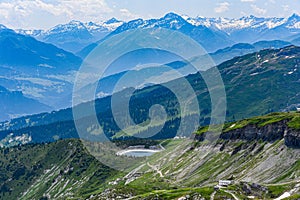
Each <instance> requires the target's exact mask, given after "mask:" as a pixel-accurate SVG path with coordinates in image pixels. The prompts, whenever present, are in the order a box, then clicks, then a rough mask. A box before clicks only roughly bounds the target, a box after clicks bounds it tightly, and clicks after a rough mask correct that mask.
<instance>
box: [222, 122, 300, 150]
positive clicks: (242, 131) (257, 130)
mask: <svg viewBox="0 0 300 200" xmlns="http://www.w3.org/2000/svg"><path fill="white" fill-rule="evenodd" d="M287 123H288V120H283V121H280V122H276V123H272V124H267V125H265V126H262V127H259V126H257V125H255V124H251V125H247V126H245V127H243V128H239V129H234V130H231V131H228V132H223V133H222V134H221V135H220V138H221V139H224V140H238V139H240V140H248V141H252V140H263V141H267V142H274V141H276V140H281V139H284V141H285V144H286V146H288V147H294V148H300V130H294V129H291V128H290V127H288V125H287Z"/></svg>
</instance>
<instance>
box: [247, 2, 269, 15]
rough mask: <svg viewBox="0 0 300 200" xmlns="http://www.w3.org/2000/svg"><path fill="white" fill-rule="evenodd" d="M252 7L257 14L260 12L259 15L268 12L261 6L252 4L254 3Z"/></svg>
mask: <svg viewBox="0 0 300 200" xmlns="http://www.w3.org/2000/svg"><path fill="white" fill-rule="evenodd" d="M251 8H252V10H253V11H254V12H255V13H256V14H258V15H264V14H266V12H267V10H266V9H263V8H259V7H258V6H257V5H255V4H252V5H251Z"/></svg>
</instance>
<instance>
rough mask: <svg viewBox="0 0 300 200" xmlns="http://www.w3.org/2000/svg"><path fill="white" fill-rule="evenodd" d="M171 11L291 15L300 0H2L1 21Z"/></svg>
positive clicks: (28, 23)
mask: <svg viewBox="0 0 300 200" xmlns="http://www.w3.org/2000/svg"><path fill="white" fill-rule="evenodd" d="M168 12H176V13H178V14H186V15H189V16H192V17H195V16H204V17H229V18H237V17H241V16H245V15H255V16H265V17H271V16H272V17H273V16H276V17H287V16H289V15H291V14H292V13H298V14H299V13H300V0H263V1H262V0H0V23H1V24H4V25H6V26H8V27H10V28H25V29H31V28H35V29H38V28H39V29H47V28H50V27H52V26H54V25H56V24H59V23H67V22H68V21H70V20H73V19H74V20H80V21H84V22H87V21H95V22H98V21H102V20H106V19H109V18H111V17H116V18H119V19H122V20H126V21H128V20H130V19H134V18H158V17H161V16H163V15H164V14H166V13H168Z"/></svg>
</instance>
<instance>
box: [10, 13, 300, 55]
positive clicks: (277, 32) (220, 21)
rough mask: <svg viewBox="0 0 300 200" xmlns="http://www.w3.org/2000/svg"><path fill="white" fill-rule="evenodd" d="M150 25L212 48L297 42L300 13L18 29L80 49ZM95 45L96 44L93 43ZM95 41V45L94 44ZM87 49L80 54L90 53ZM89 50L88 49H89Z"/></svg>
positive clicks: (173, 17) (168, 17)
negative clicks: (266, 16) (286, 16)
mask: <svg viewBox="0 0 300 200" xmlns="http://www.w3.org/2000/svg"><path fill="white" fill-rule="evenodd" d="M148 27H164V28H168V29H172V30H178V31H180V32H182V33H184V34H187V35H188V36H190V37H191V38H193V39H195V40H196V41H197V42H199V43H200V44H201V45H203V47H204V48H205V49H206V50H207V51H208V52H214V51H216V50H218V49H221V48H225V47H228V46H230V45H233V44H235V43H254V42H257V41H261V40H279V39H280V40H285V41H288V42H292V43H294V42H295V44H296V45H297V44H299V43H297V41H298V42H299V40H300V39H299V38H300V36H299V35H298V36H297V34H300V16H298V15H297V14H293V15H291V16H290V17H288V18H277V17H274V18H262V17H255V16H252V15H251V16H248V17H242V18H239V19H229V18H205V17H195V18H192V17H189V16H184V15H183V16H180V15H178V14H175V13H168V14H166V15H165V16H164V17H162V18H160V19H149V20H143V19H136V20H132V21H129V22H122V21H120V20H117V19H115V18H113V19H110V20H108V21H106V22H102V23H99V24H97V23H93V22H88V23H82V22H79V21H71V22H70V23H68V24H61V25H57V26H55V27H53V28H51V29H49V30H47V31H43V30H20V29H19V30H16V31H17V32H18V33H22V34H27V35H31V36H33V37H35V38H37V39H39V40H41V41H44V42H49V43H52V44H55V45H57V46H59V47H60V48H63V49H65V50H68V51H71V52H74V53H75V52H79V51H80V50H81V49H82V48H83V47H86V46H87V45H89V44H93V43H94V42H97V41H98V42H99V40H100V41H101V39H103V38H106V37H109V36H111V35H115V34H118V33H120V32H123V31H126V30H130V29H135V28H148ZM212 41H213V42H212ZM93 45H94V46H95V44H93ZM93 45H92V46H93ZM87 49H89V50H90V49H91V46H89V47H86V49H85V53H84V54H80V55H86V54H87V52H89V51H87ZM86 51H87V52H86Z"/></svg>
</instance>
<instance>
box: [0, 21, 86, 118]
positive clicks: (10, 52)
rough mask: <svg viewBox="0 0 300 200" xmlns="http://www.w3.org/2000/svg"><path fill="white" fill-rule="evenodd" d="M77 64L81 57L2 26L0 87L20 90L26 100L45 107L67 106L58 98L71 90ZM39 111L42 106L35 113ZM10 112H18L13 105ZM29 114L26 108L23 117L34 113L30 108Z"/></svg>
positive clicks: (67, 101) (65, 102)
mask: <svg viewBox="0 0 300 200" xmlns="http://www.w3.org/2000/svg"><path fill="white" fill-rule="evenodd" d="M80 64H81V58H79V57H77V56H75V55H74V54H72V53H70V52H67V51H65V50H63V49H59V48H57V47H56V46H54V45H52V44H47V43H44V42H40V41H38V40H36V39H34V38H32V37H30V36H25V35H21V34H17V33H15V32H14V31H13V30H10V29H7V28H5V27H2V29H1V30H0V73H1V76H0V85H1V86H3V87H5V88H7V89H9V90H11V91H22V93H23V94H24V95H25V96H26V97H29V98H32V99H35V100H37V101H40V102H43V104H47V105H49V106H48V107H47V108H50V107H52V108H54V109H55V108H57V107H64V106H69V105H70V101H71V99H69V100H67V99H64V101H62V97H63V96H67V95H66V93H69V91H70V90H71V89H72V87H73V80H74V79H75V75H74V74H75V72H76V71H77V70H78V69H79V66H80ZM20 102H22V101H21V99H20ZM23 106H24V107H27V105H26V104H24V105H23ZM36 106H37V107H39V104H37V105H36ZM42 108H45V107H41V108H40V109H38V111H42V110H43V109H42ZM11 109H15V113H16V114H17V113H19V114H20V111H19V110H22V109H20V108H19V107H17V106H16V107H15V108H14V107H12V108H11ZM11 111H12V110H11ZM31 111H32V112H30V109H28V112H24V114H25V113H26V114H30V113H36V112H35V111H36V110H35V109H32V106H31ZM44 111H46V110H44ZM12 115H13V112H12Z"/></svg>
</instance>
